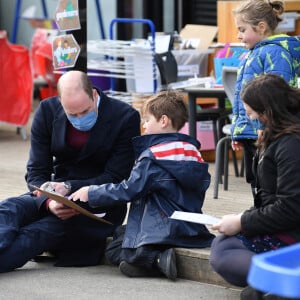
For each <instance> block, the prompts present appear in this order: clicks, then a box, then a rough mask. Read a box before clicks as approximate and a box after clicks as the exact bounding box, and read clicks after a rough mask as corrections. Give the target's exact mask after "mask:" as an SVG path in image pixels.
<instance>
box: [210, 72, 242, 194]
mask: <svg viewBox="0 0 300 300" xmlns="http://www.w3.org/2000/svg"><path fill="white" fill-rule="evenodd" d="M237 69H238V68H237V67H226V66H224V67H223V69H222V82H223V86H224V90H225V93H226V95H227V97H228V99H229V100H230V102H231V104H232V105H233V100H234V90H235V83H236V79H237ZM230 127H231V124H226V125H225V126H223V128H222V132H223V134H224V135H225V136H224V137H222V138H221V139H220V140H219V141H218V143H217V146H216V156H215V182H214V193H213V197H214V198H215V199H217V198H218V189H219V183H222V175H224V183H223V185H224V190H225V191H226V190H228V166H229V151H231V154H232V160H233V165H234V171H235V176H236V177H238V176H239V175H240V176H243V173H244V163H243V162H244V160H243V159H242V164H241V171H240V174H239V170H238V164H237V158H236V153H235V151H233V150H232V148H231V132H230Z"/></svg>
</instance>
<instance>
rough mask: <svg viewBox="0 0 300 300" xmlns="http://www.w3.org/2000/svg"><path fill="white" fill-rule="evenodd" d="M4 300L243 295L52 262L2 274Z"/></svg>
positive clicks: (208, 299) (225, 298) (233, 298)
mask: <svg viewBox="0 0 300 300" xmlns="http://www.w3.org/2000/svg"><path fill="white" fill-rule="evenodd" d="M0 299H1V300H2V299H3V300H4V299H5V300H24V299H28V300H40V299H43V300H60V299H61V300H69V299H72V300H81V299H84V300H89V299H103V300H106V299H107V300H117V299H118V300H119V299H122V300H135V299H143V300H148V299H149V300H150V299H155V300H160V299H162V300H168V299H170V300H171V299H172V300H175V299H180V300H184V299H187V300H188V299H203V300H216V299H222V300H237V299H239V291H238V290H235V289H230V288H225V287H221V286H216V285H210V284H204V283H200V282H196V281H190V280H184V279H178V280H177V281H175V282H173V281H170V280H168V279H166V278H128V277H126V276H124V275H122V274H121V273H120V271H119V269H118V268H117V267H115V266H110V265H100V266H95V267H83V268H61V267H53V266H52V262H42V263H35V262H29V263H27V264H26V265H25V266H24V267H23V268H20V269H18V270H15V271H13V272H10V273H5V274H0Z"/></svg>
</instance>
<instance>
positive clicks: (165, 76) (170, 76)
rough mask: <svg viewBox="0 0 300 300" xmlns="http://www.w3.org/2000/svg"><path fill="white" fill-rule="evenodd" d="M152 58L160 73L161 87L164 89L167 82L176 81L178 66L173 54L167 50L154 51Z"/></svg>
mask: <svg viewBox="0 0 300 300" xmlns="http://www.w3.org/2000/svg"><path fill="white" fill-rule="evenodd" d="M154 59H155V62H156V64H157V67H158V70H159V73H160V79H161V85H162V89H166V88H167V87H168V84H169V83H172V82H176V81H177V74H178V66H177V62H176V59H175V56H174V55H173V53H172V52H171V51H168V52H164V53H156V54H155V55H154Z"/></svg>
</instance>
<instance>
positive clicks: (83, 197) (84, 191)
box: [68, 186, 89, 202]
mask: <svg viewBox="0 0 300 300" xmlns="http://www.w3.org/2000/svg"><path fill="white" fill-rule="evenodd" d="M88 194H89V187H88V186H84V187H82V188H81V189H79V190H78V191H76V192H74V193H73V194H71V195H70V196H69V197H68V199H69V200H73V201H77V200H79V201H81V202H88V201H89V196H88Z"/></svg>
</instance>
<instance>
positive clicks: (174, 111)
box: [142, 90, 189, 131]
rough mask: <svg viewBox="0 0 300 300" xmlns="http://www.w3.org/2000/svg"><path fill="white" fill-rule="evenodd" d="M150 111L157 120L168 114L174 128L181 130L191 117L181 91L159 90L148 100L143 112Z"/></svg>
mask: <svg viewBox="0 0 300 300" xmlns="http://www.w3.org/2000/svg"><path fill="white" fill-rule="evenodd" d="M145 113H150V114H151V115H153V116H154V117H155V119H156V120H157V121H159V120H160V118H161V117H162V116H163V115H166V116H167V117H168V118H169V119H170V120H171V121H172V126H173V128H174V129H176V130H177V131H179V130H180V129H181V128H182V127H183V126H184V124H185V123H186V122H187V121H188V119H189V114H188V109H187V105H186V103H185V101H184V96H183V94H182V93H181V92H178V91H175V90H167V91H163V92H159V93H158V94H156V95H154V96H151V97H150V98H149V99H147V100H146V102H145V104H144V106H143V109H142V114H143V115H144V114H145Z"/></svg>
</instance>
